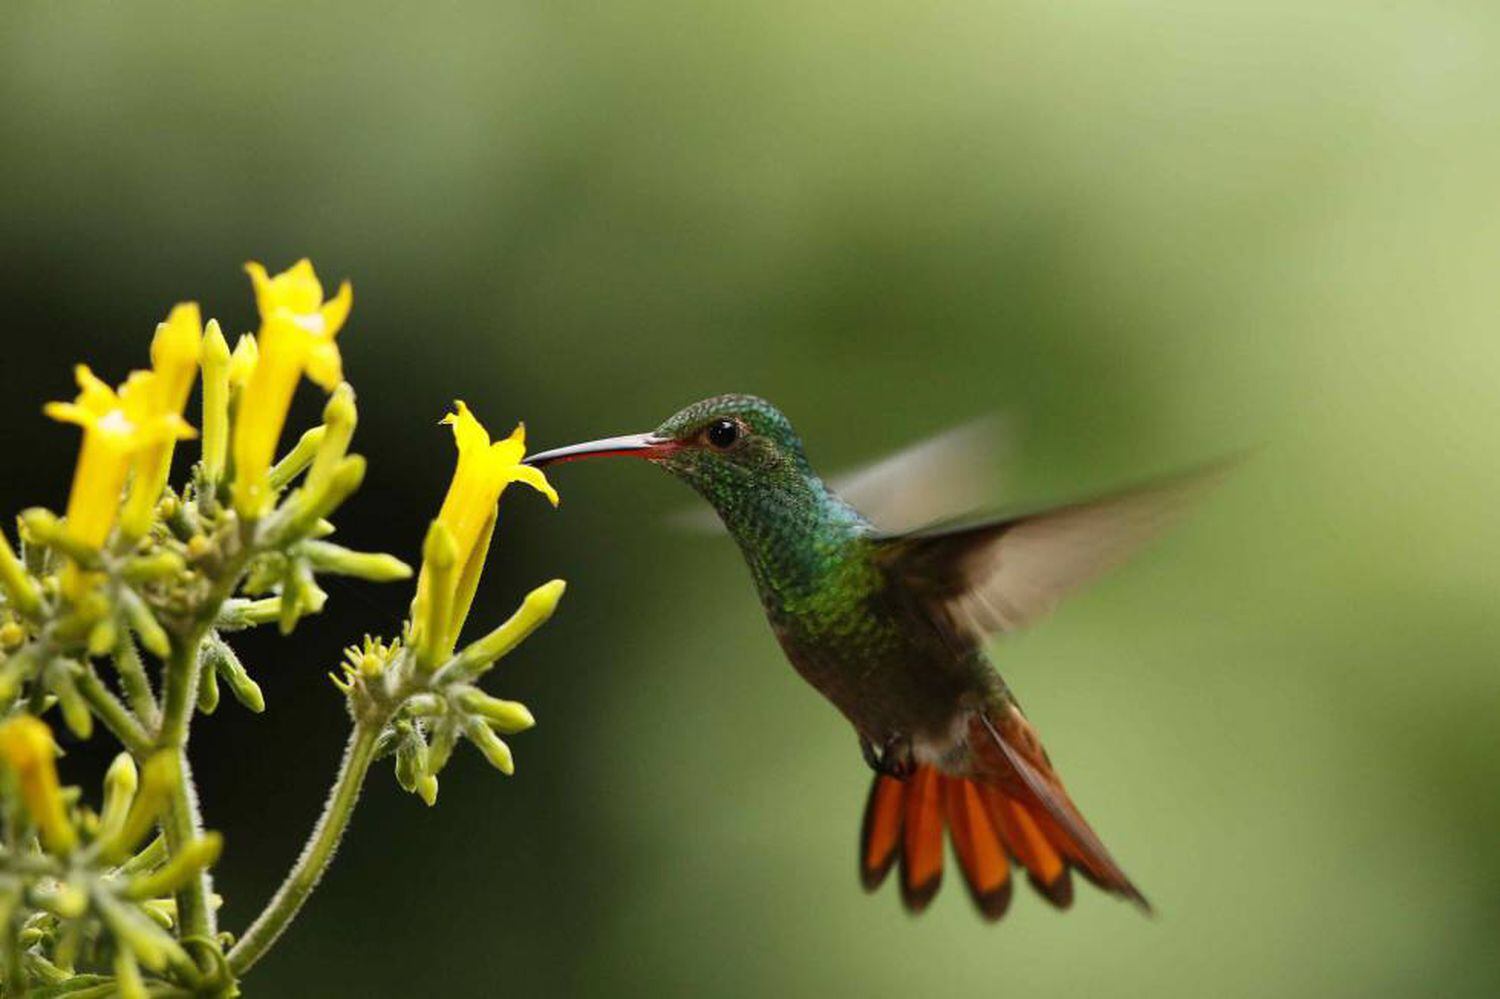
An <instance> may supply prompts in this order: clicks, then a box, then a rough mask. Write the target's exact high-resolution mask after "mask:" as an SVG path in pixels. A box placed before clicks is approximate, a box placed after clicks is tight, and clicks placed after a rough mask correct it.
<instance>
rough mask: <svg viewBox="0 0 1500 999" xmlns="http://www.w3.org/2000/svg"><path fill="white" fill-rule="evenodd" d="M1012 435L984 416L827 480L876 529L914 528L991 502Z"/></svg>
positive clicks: (996, 419)
mask: <svg viewBox="0 0 1500 999" xmlns="http://www.w3.org/2000/svg"><path fill="white" fill-rule="evenodd" d="M1007 443H1008V441H1007V435H1006V434H1005V433H1003V432H1002V430H1001V425H1000V420H999V419H998V418H996V417H994V416H985V417H981V418H979V419H977V420H971V421H970V422H968V423H965V424H963V425H961V426H957V427H954V428H952V429H951V430H945V431H944V432H943V433H940V434H938V435H937V436H935V437H929V438H927V439H926V440H924V441H920V442H918V443H916V444H913V445H912V446H911V447H908V448H905V449H904V450H901V451H898V452H896V453H895V454H893V455H890V456H889V457H887V458H884V459H882V460H880V461H877V462H876V463H875V464H873V465H867V466H865V467H864V468H861V469H857V470H855V471H853V472H849V473H846V474H844V475H840V476H836V477H835V478H832V479H830V480H829V481H828V488H830V489H832V490H833V491H834V492H835V493H836V494H837V495H839V496H840V497H842V498H843V500H844V502H846V503H848V504H849V505H850V506H852V507H854V509H856V510H858V511H859V512H860V513H862V514H864V515H865V517H867V518H868V519H869V521H870V523H872V524H874V525H875V526H876V527H877V528H879V529H880V530H882V531H885V532H889V533H896V532H900V531H912V530H916V529H917V528H919V527H921V526H923V525H925V524H931V523H932V522H933V521H936V520H942V519H945V518H950V517H953V516H956V515H960V514H964V513H967V512H970V511H973V510H980V509H983V508H984V507H987V506H992V505H993V504H994V502H995V490H996V487H997V484H998V482H999V480H1000V471H1001V470H1000V463H1001V460H1002V459H1003V457H1004V455H1005V453H1006V452H1007V451H1008V448H1007V447H1006V444H1007Z"/></svg>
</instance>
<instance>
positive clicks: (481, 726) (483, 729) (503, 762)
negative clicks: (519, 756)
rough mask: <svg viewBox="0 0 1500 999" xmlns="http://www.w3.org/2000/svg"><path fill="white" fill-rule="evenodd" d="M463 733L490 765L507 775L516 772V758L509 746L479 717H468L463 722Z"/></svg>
mask: <svg viewBox="0 0 1500 999" xmlns="http://www.w3.org/2000/svg"><path fill="white" fill-rule="evenodd" d="M464 735H466V736H468V737H469V741H470V742H472V743H473V744H474V745H475V746H477V747H479V751H480V752H481V753H483V754H484V758H485V759H487V760H489V761H490V766H492V767H494V768H495V769H496V770H498V771H500V772H501V773H503V774H505V776H507V777H509V776H510V775H511V774H513V773H515V772H516V760H515V757H514V756H512V755H511V751H510V747H509V746H507V745H506V744H505V741H504V740H503V739H501V738H500V737H499V736H498V735H496V734H495V730H494V729H492V728H490V727H489V725H487V724H486V723H485V722H484V720H483V719H481V718H470V719H469V720H468V721H466V722H464Z"/></svg>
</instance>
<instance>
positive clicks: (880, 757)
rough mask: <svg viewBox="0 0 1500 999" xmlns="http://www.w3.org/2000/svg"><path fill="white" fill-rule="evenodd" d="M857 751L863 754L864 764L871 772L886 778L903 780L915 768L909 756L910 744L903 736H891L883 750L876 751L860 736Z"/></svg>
mask: <svg viewBox="0 0 1500 999" xmlns="http://www.w3.org/2000/svg"><path fill="white" fill-rule="evenodd" d="M859 751H860V752H861V753H862V754H864V758H865V763H867V764H868V765H869V767H870V769H871V770H873V771H875V772H876V773H878V774H883V775H885V776H886V777H894V778H896V779H897V780H905V779H906V778H908V777H910V776H911V774H912V771H913V770H915V769H916V768H917V767H916V761H914V760H913V759H912V755H911V742H910V740H908V739H906V738H905V737H903V736H899V735H897V736H892V737H891V738H889V739H887V740H886V743H885V746H884V747H883V748H881V749H879V750H877V749H876V748H875V743H873V742H871V741H870V740H869V739H868V738H866V737H865V736H863V735H861V736H860V737H859Z"/></svg>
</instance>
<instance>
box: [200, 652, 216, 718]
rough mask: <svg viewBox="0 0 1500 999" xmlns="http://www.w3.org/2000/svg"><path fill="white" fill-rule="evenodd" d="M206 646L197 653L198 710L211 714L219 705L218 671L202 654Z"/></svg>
mask: <svg viewBox="0 0 1500 999" xmlns="http://www.w3.org/2000/svg"><path fill="white" fill-rule="evenodd" d="M206 651H207V648H206V646H205V647H204V648H203V649H201V650H200V651H199V654H198V710H199V711H201V712H203V713H204V714H206V715H211V714H213V713H214V712H215V711H216V710H218V707H219V671H218V670H217V669H215V668H214V664H213V663H212V662H210V661H209V659H208V656H206V655H204V652H206Z"/></svg>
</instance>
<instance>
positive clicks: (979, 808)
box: [860, 711, 1150, 920]
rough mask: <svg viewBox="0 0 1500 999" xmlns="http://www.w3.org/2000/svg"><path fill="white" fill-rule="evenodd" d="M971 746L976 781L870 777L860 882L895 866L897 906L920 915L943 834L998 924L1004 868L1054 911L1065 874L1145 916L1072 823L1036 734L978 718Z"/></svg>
mask: <svg viewBox="0 0 1500 999" xmlns="http://www.w3.org/2000/svg"><path fill="white" fill-rule="evenodd" d="M970 745H971V746H976V747H982V749H983V751H981V752H979V753H978V754H977V755H978V756H979V758H980V760H981V761H982V763H983V764H984V767H983V772H984V773H985V777H984V778H982V779H978V778H976V779H970V778H962V777H951V776H948V775H946V774H942V773H939V772H938V771H937V770H936V769H935V768H933V767H931V766H919V767H917V769H916V770H915V771H914V772H913V773H912V775H911V776H910V777H908V778H907V779H906V780H904V781H903V780H898V779H896V778H894V777H887V776H884V775H881V776H877V777H876V778H875V781H874V783H873V784H872V786H871V788H870V797H869V802H868V804H867V805H866V806H865V821H864V831H863V835H862V837H861V841H860V880H861V882H862V883H863V884H864V886H865V889H866V890H867V891H874V890H875V889H877V888H879V887H880V885H881V884H882V883H883V882H884V881H885V879H886V877H887V876H888V875H889V873H890V871H891V869H892V868H893V867H894V866H895V864H896V861H897V860H898V859H899V860H900V862H901V898H902V901H903V902H904V903H905V905H906V907H907V909H908V910H910V911H911V912H913V913H917V912H921V911H922V910H923V909H925V908H927V906H928V904H929V903H930V902H931V901H932V899H933V897H934V896H935V895H936V894H937V891H938V888H939V887H940V886H941V885H942V877H943V830H944V828H946V829H947V830H948V836H949V839H950V840H951V841H952V843H953V854H954V856H955V857H956V858H957V860H958V866H959V869H960V870H961V871H962V872H963V876H964V882H965V884H966V885H967V886H968V889H969V894H970V896H971V897H972V898H973V900H974V904H975V906H976V907H978V909H979V911H980V912H981V913H982V914H983V915H984V916H985V918H986V919H990V920H997V919H999V918H1000V917H1002V916H1004V915H1005V913H1006V910H1007V909H1008V908H1009V906H1010V899H1011V892H1012V887H1013V881H1014V879H1013V878H1012V877H1011V864H1012V863H1014V864H1015V866H1016V867H1019V868H1021V869H1022V870H1024V871H1026V874H1027V876H1028V879H1029V880H1030V881H1031V884H1032V886H1033V887H1034V888H1035V889H1036V890H1037V892H1038V893H1039V894H1040V895H1041V896H1042V897H1043V898H1045V899H1047V901H1049V902H1051V903H1052V904H1053V905H1055V906H1057V907H1058V908H1060V909H1066V908H1068V907H1069V906H1070V905H1071V904H1072V902H1073V880H1072V877H1071V872H1072V871H1074V870H1077V871H1078V872H1079V873H1080V874H1082V875H1083V876H1084V877H1086V878H1087V879H1088V880H1090V881H1092V882H1093V883H1094V884H1096V885H1098V886H1099V887H1100V888H1103V889H1104V890H1106V891H1108V892H1111V893H1113V894H1117V895H1121V896H1124V897H1126V898H1129V899H1132V900H1134V901H1135V902H1137V903H1138V904H1139V905H1141V906H1142V907H1143V908H1146V909H1148V910H1149V909H1150V906H1149V904H1148V903H1147V902H1146V899H1145V897H1144V896H1142V895H1141V893H1140V892H1139V891H1138V890H1137V889H1136V887H1135V885H1133V884H1131V882H1130V879H1129V878H1127V877H1126V876H1125V873H1124V872H1123V871H1121V870H1120V867H1119V865H1118V864H1116V863H1115V861H1114V858H1112V857H1111V856H1110V855H1109V851H1107V850H1106V849H1105V848H1104V844H1103V843H1101V842H1100V841H1099V837H1098V836H1097V835H1095V833H1094V831H1093V829H1091V828H1090V827H1089V825H1088V823H1087V822H1085V821H1084V819H1083V816H1082V815H1081V814H1079V812H1078V809H1077V808H1076V807H1075V806H1074V804H1073V802H1072V800H1071V799H1070V798H1069V797H1068V795H1067V792H1066V791H1065V790H1063V786H1062V782H1061V781H1060V780H1058V778H1057V775H1056V774H1055V773H1054V772H1053V770H1052V767H1051V764H1050V763H1049V762H1048V761H1047V758H1046V754H1045V753H1044V752H1042V749H1041V744H1040V742H1039V741H1038V740H1037V739H1036V733H1035V732H1034V731H1033V730H1032V729H1031V727H1030V725H1029V724H1027V723H1026V721H1025V719H1024V718H1022V717H1021V715H1020V712H1019V711H1015V712H1014V716H1013V717H1002V718H1001V719H1000V720H999V721H993V720H991V719H989V718H984V717H977V718H976V719H975V722H974V726H973V730H972V732H971V742H970Z"/></svg>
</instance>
